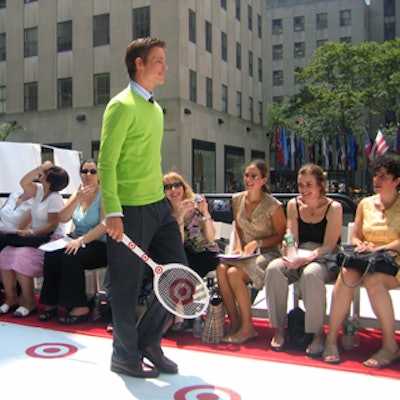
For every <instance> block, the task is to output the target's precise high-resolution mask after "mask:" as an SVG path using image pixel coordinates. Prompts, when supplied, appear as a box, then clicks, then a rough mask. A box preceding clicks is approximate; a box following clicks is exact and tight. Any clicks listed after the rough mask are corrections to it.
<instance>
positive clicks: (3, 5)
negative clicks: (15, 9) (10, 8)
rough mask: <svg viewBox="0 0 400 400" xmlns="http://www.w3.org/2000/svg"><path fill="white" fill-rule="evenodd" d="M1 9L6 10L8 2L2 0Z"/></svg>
mask: <svg viewBox="0 0 400 400" xmlns="http://www.w3.org/2000/svg"><path fill="white" fill-rule="evenodd" d="M0 8H6V0H0Z"/></svg>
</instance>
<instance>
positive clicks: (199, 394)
mask: <svg viewBox="0 0 400 400" xmlns="http://www.w3.org/2000/svg"><path fill="white" fill-rule="evenodd" d="M174 400H241V396H240V395H239V394H238V393H236V392H234V391H233V390H231V389H227V388H224V387H221V386H214V385H196V386H188V387H185V388H183V389H180V390H178V391H177V392H176V393H175V394H174Z"/></svg>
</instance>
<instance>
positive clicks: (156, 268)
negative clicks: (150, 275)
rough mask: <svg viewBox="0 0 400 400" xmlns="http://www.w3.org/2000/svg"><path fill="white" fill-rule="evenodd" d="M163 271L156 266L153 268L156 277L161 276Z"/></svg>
mask: <svg viewBox="0 0 400 400" xmlns="http://www.w3.org/2000/svg"><path fill="white" fill-rule="evenodd" d="M163 271H164V268H163V267H162V266H161V265H157V267H155V268H154V272H155V273H156V274H157V275H161V274H162V273H163Z"/></svg>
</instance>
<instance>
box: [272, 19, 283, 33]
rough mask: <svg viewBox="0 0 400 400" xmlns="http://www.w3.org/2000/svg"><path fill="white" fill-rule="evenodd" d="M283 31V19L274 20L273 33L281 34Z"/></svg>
mask: <svg viewBox="0 0 400 400" xmlns="http://www.w3.org/2000/svg"><path fill="white" fill-rule="evenodd" d="M282 31H283V25H282V19H273V20H272V34H273V35H279V34H280V33H282Z"/></svg>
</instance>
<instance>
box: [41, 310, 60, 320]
mask: <svg viewBox="0 0 400 400" xmlns="http://www.w3.org/2000/svg"><path fill="white" fill-rule="evenodd" d="M57 311H58V307H52V308H48V309H47V310H43V311H42V313H41V314H40V315H39V317H38V320H39V321H43V322H44V321H48V320H49V319H50V318H54V317H55V316H56V315H57Z"/></svg>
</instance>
